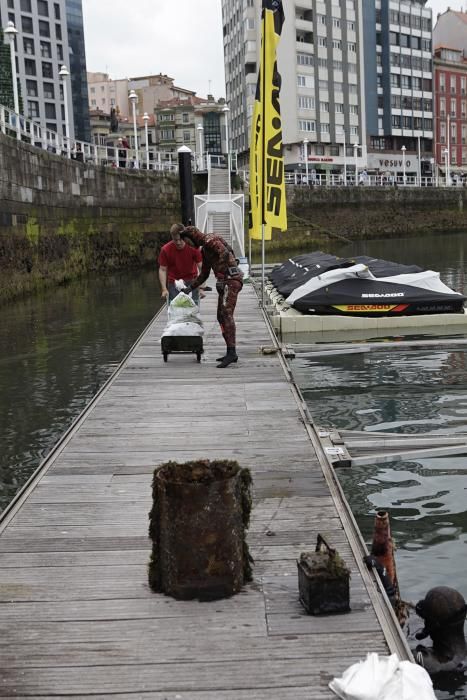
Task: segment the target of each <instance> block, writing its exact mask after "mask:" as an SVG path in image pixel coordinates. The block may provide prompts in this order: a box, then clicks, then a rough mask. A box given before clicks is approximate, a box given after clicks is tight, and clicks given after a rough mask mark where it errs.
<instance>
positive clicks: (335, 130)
mask: <svg viewBox="0 0 467 700" xmlns="http://www.w3.org/2000/svg"><path fill="white" fill-rule="evenodd" d="M361 2H362V0H329V1H328V2H323V1H321V0H291V1H290V2H286V3H284V12H285V22H284V26H283V28H282V35H281V39H280V42H279V47H278V69H279V72H280V74H281V77H282V87H281V114H282V129H283V143H284V161H285V167H286V168H290V169H296V168H299V167H303V163H304V157H305V154H306V155H307V157H308V161H309V163H312V164H313V167H315V169H316V171H317V172H342V169H343V168H344V165H345V164H346V163H347V162H349V160H348V159H349V158H350V157H353V156H354V154H355V150H354V148H353V145H354V144H362V143H364V140H362V139H363V135H364V134H365V131H366V127H365V103H364V100H365V93H364V89H363V83H362V75H363V42H362V39H361V37H362V31H363V25H362V13H361ZM222 17H223V33H224V62H225V74H226V93H227V102H228V103H229V107H230V117H231V119H230V133H231V145H232V148H233V149H234V150H236V151H237V152H238V156H239V163H240V164H242V163H243V164H245V165H246V164H247V162H248V148H249V141H250V131H251V118H252V113H253V103H254V96H255V90H256V82H257V75H258V68H259V52H260V47H261V0H223V2H222ZM304 142H305V143H306V147H305V146H304ZM358 154H359V156H360V157H361V156H362V155H364V149H363V153H362V150H361V149H359V150H358Z"/></svg>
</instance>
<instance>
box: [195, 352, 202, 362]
mask: <svg viewBox="0 0 467 700" xmlns="http://www.w3.org/2000/svg"><path fill="white" fill-rule="evenodd" d="M196 360H197V361H198V362H201V353H200V352H197V353H196Z"/></svg>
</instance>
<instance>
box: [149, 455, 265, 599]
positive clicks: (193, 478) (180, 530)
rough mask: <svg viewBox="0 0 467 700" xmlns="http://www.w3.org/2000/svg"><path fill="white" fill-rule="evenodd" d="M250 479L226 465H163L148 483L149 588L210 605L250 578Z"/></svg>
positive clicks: (234, 465) (246, 473)
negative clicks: (150, 484)
mask: <svg viewBox="0 0 467 700" xmlns="http://www.w3.org/2000/svg"><path fill="white" fill-rule="evenodd" d="M250 485H251V476H250V472H249V470H247V469H241V468H240V466H239V465H238V464H237V462H232V461H208V460H202V461H195V462H187V463H184V464H178V463H176V462H168V463H166V464H164V465H162V466H161V467H159V468H157V469H156V470H155V472H154V479H153V508H152V510H151V513H150V514H149V517H150V527H149V535H150V537H151V539H152V543H153V548H152V557H151V561H150V564H149V584H150V586H151V588H152V589H153V590H154V591H157V592H161V593H165V594H167V595H170V596H172V597H174V598H177V599H181V600H188V599H192V598H198V599H200V600H215V599H217V598H225V597H228V596H231V595H234V594H235V593H238V592H239V591H240V589H241V588H242V586H243V584H244V583H245V582H246V581H248V580H250V579H251V566H250V562H251V558H250V555H249V552H248V546H247V543H246V529H247V528H248V524H249V517H250V509H251V495H250Z"/></svg>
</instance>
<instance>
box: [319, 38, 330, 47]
mask: <svg viewBox="0 0 467 700" xmlns="http://www.w3.org/2000/svg"><path fill="white" fill-rule="evenodd" d="M327 45H328V40H327V39H326V37H325V36H319V37H318V46H322V47H324V48H326V47H327Z"/></svg>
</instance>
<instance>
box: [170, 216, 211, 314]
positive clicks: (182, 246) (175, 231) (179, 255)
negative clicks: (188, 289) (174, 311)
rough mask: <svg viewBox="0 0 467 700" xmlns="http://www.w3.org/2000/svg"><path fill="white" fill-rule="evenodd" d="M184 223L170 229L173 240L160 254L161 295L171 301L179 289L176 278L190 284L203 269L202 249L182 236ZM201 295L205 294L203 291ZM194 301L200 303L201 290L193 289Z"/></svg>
mask: <svg viewBox="0 0 467 700" xmlns="http://www.w3.org/2000/svg"><path fill="white" fill-rule="evenodd" d="M180 227H182V228H183V226H182V224H174V225H173V226H172V227H171V229H170V235H171V237H172V240H171V241H169V242H168V243H166V244H165V245H164V246H163V247H162V249H161V252H160V255H159V282H160V283H161V292H162V294H161V296H162V298H163V299H167V298H168V301H169V303H170V302H171V301H172V299H174V298H175V297H176V296H177V294H178V290H177V288H176V287H175V282H176V280H183V281H184V282H185V285H187V286H189V285H191V283H192V282H194V281H195V279H196V278H197V277H198V274H199V272H200V271H201V261H202V257H201V251H200V250H198V249H197V248H193V247H192V246H190V245H187V243H186V242H185V241H184V240H183V239H182V238H180ZM201 296H204V295H203V293H202V292H201ZM193 301H194V302H196V303H197V304H199V291H198V289H195V290H193Z"/></svg>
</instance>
